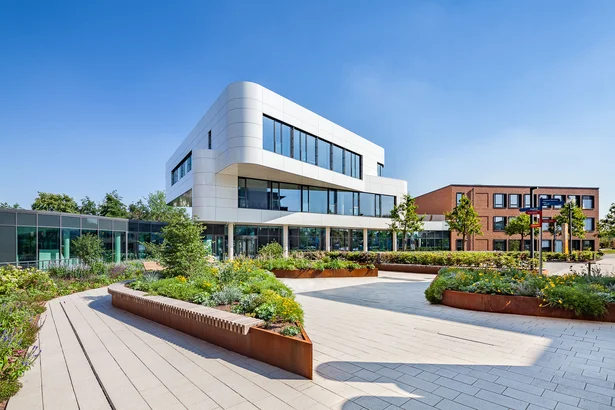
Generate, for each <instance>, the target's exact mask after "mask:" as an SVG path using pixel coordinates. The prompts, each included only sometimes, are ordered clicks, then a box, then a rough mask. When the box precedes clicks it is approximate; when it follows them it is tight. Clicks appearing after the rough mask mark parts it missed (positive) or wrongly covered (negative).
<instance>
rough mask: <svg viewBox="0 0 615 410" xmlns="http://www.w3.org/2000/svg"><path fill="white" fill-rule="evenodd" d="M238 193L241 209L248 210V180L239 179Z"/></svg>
mask: <svg viewBox="0 0 615 410" xmlns="http://www.w3.org/2000/svg"><path fill="white" fill-rule="evenodd" d="M237 191H238V194H237V195H238V198H239V207H240V208H247V207H248V191H247V190H246V179H245V178H238V179H237Z"/></svg>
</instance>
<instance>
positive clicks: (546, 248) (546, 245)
mask: <svg viewBox="0 0 615 410" xmlns="http://www.w3.org/2000/svg"><path fill="white" fill-rule="evenodd" d="M542 251H543V252H551V240H550V239H544V240H543V241H542Z"/></svg>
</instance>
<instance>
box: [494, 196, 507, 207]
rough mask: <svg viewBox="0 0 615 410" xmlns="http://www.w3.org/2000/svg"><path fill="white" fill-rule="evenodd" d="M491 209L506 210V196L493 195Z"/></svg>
mask: <svg viewBox="0 0 615 410" xmlns="http://www.w3.org/2000/svg"><path fill="white" fill-rule="evenodd" d="M493 207H494V208H506V195H504V194H493Z"/></svg>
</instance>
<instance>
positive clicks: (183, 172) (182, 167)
mask: <svg viewBox="0 0 615 410" xmlns="http://www.w3.org/2000/svg"><path fill="white" fill-rule="evenodd" d="M184 175H186V163H185V162H182V164H181V165H180V166H179V178H180V179H181V178H183V177H184Z"/></svg>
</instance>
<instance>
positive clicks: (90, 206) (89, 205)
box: [79, 196, 98, 215]
mask: <svg viewBox="0 0 615 410" xmlns="http://www.w3.org/2000/svg"><path fill="white" fill-rule="evenodd" d="M79 213H80V214H83V215H98V205H96V202H94V201H93V200H92V199H90V197H89V196H86V197H85V198H83V199H81V205H80V206H79Z"/></svg>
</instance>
